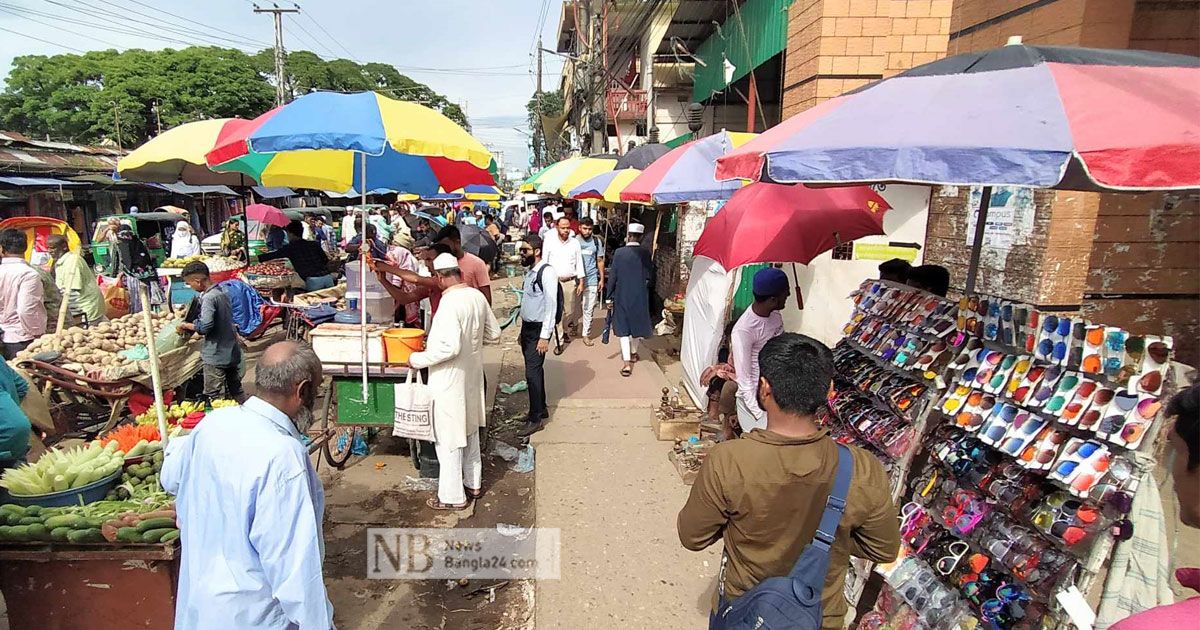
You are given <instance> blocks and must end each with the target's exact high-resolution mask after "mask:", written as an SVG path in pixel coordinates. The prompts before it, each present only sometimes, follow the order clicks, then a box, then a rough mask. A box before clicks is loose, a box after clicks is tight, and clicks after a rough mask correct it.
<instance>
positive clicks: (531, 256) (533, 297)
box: [519, 234, 563, 437]
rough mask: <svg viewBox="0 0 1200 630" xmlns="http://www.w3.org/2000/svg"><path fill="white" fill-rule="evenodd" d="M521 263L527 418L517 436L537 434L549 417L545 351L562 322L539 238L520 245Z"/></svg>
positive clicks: (558, 292) (554, 277)
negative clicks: (527, 399) (523, 274)
mask: <svg viewBox="0 0 1200 630" xmlns="http://www.w3.org/2000/svg"><path fill="white" fill-rule="evenodd" d="M519 252H520V254H521V263H522V264H523V265H525V266H526V267H529V272H528V273H526V274H525V284H524V294H523V297H522V298H521V337H520V341H521V353H522V354H524V355H525V383H526V385H528V388H529V415H528V416H527V417H526V418H525V426H524V427H522V428H521V431H520V432H519V435H521V436H522V437H527V436H530V435H533V434H534V433H537V432H538V431H541V430H542V429H543V428H544V427H545V426H546V420H547V419H548V418H549V417H550V409H549V407H548V406H547V405H546V370H545V369H544V365H545V363H546V351H547V350H549V349H550V337H551V336H552V335H553V334H554V327H555V325H557V324H558V322H559V320H561V319H562V309H563V292H562V285H561V284H559V282H558V273H557V272H556V271H555V270H554V268H553V267H551V266H550V264H549V263H547V262H544V261H543V260H542V239H541V238H539V237H538V236H537V235H534V234H530V235H528V236H526V237H525V242H524V243H522V245H521V249H520V250H519Z"/></svg>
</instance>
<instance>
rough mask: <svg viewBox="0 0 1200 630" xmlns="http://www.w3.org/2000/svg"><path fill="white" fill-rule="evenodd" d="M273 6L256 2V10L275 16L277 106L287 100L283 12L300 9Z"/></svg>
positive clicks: (296, 11) (294, 11)
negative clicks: (262, 5) (266, 6)
mask: <svg viewBox="0 0 1200 630" xmlns="http://www.w3.org/2000/svg"><path fill="white" fill-rule="evenodd" d="M271 6H272V8H270V9H260V8H259V7H258V5H257V4H256V5H254V12H255V13H270V14H271V15H273V16H274V18H275V107H280V106H282V105H283V103H284V101H286V100H287V89H286V82H285V81H284V78H283V77H284V74H283V66H284V57H283V14H284V13H299V12H300V9H281V8H279V5H277V4H272V5H271Z"/></svg>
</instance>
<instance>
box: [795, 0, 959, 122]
mask: <svg viewBox="0 0 1200 630" xmlns="http://www.w3.org/2000/svg"><path fill="white" fill-rule="evenodd" d="M952 4H953V2H952V0H796V2H794V3H793V4H792V5H791V8H790V9H789V18H788V44H787V54H786V55H785V57H784V58H785V62H786V65H785V68H784V77H783V115H784V117H785V118H786V117H788V116H793V115H795V114H797V113H799V112H802V111H804V110H806V109H808V108H810V107H812V106H814V105H816V104H817V103H819V102H821V101H823V100H825V99H828V98H833V97H835V96H838V95H841V94H844V93H846V92H849V91H851V90H855V89H858V88H860V87H862V86H864V85H866V84H867V83H870V82H871V81H874V80H876V79H879V78H882V77H886V76H891V75H892V74H895V73H897V72H901V71H903V70H906V69H908V68H910V67H912V66H913V65H914V64H918V65H919V64H922V63H927V62H930V61H933V60H935V59H937V58H939V57H941V56H943V55H944V54H945V52H946V45H947V42H948V35H947V33H948V29H949V27H950V11H951V7H952Z"/></svg>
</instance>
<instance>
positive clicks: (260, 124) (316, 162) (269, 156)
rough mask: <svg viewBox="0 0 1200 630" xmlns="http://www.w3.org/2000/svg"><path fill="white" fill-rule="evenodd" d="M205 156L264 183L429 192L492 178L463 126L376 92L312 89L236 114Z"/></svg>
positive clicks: (487, 160)
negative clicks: (253, 113)
mask: <svg viewBox="0 0 1200 630" xmlns="http://www.w3.org/2000/svg"><path fill="white" fill-rule="evenodd" d="M206 158H207V163H208V165H209V166H210V167H211V168H212V169H214V170H218V171H228V172H237V173H244V174H246V175H249V176H251V177H253V178H255V179H256V180H258V181H259V183H261V184H263V185H264V186H292V187H297V188H315V189H318V190H331V191H335V192H337V191H345V190H348V189H350V188H354V189H356V190H375V189H389V190H394V191H397V192H407V193H416V194H433V193H436V192H437V191H438V189H439V188H444V189H446V190H453V189H456V188H461V187H463V186H467V185H470V184H495V179H494V178H493V176H492V172H491V170H492V169H493V168H494V162H493V161H492V155H491V153H490V152H489V151H488V150H487V148H486V147H484V146H483V144H482V143H480V142H479V141H478V140H476V139H475V138H473V137H471V135H470V134H469V133H467V131H466V130H465V129H463V128H462V127H459V126H458V125H457V124H456V123H454V121H452V120H450V119H449V118H446V117H445V116H443V115H442V114H441V113H439V112H436V111H434V110H432V109H429V108H428V107H424V106H422V105H418V104H416V103H409V102H405V101H397V100H394V99H390V98H387V97H385V96H382V95H380V94H376V93H374V92H359V93H355V94H340V93H334V92H314V93H312V94H306V95H304V96H301V97H300V98H298V99H296V100H295V101H292V102H291V103H289V104H287V105H285V106H283V107H279V108H276V109H273V110H271V111H269V112H267V113H265V114H263V115H261V116H259V117H258V118H255V119H254V120H250V121H235V122H234V123H232V124H229V125H226V126H225V127H224V128H223V129H222V131H221V133H220V136H219V137H218V138H217V141H216V143H215V145H214V146H213V147H212V150H211V151H209V152H208V154H207V156H206ZM364 162H365V164H364ZM364 167H365V168H364ZM364 177H365V180H366V181H365V182H364V181H363V179H364Z"/></svg>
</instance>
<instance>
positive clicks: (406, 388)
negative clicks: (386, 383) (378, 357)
mask: <svg viewBox="0 0 1200 630" xmlns="http://www.w3.org/2000/svg"><path fill="white" fill-rule="evenodd" d="M414 374H416V376H417V380H416V382H415V383H414V382H413V375H414ZM395 387H396V419H395V421H394V423H393V424H392V435H394V436H396V437H403V438H408V439H410V440H424V441H426V442H432V441H433V394H432V393H431V392H430V390H429V386H428V385H426V384H425V383H423V382H422V380H421V375H420V373H419V372H418V371H417V370H415V369H409V371H408V378H406V379H405V380H404V382H403V383H396V386H395Z"/></svg>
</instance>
